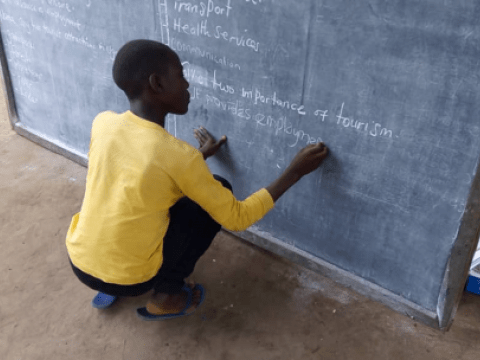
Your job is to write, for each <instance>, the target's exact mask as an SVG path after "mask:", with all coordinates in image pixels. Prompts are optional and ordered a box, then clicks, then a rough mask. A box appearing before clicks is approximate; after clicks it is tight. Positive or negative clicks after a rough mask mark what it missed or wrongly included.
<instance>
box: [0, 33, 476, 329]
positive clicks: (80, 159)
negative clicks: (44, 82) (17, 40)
mask: <svg viewBox="0 0 480 360" xmlns="http://www.w3.org/2000/svg"><path fill="white" fill-rule="evenodd" d="M0 64H1V67H2V75H3V82H2V86H3V88H4V90H5V93H6V95H7V103H8V111H9V116H10V122H11V125H12V127H13V129H14V130H15V131H16V132H17V133H18V134H19V135H21V136H24V137H26V138H27V139H29V140H31V141H33V142H35V143H37V144H39V145H40V146H43V147H45V148H47V149H49V150H51V151H53V152H55V153H57V154H60V155H62V156H65V157H66V158H68V159H70V160H72V161H75V162H77V163H79V164H80V165H82V166H88V159H87V158H86V157H85V156H83V155H82V154H80V153H77V152H75V151H74V150H72V149H68V148H65V147H64V146H62V144H61V143H58V142H56V141H55V139H47V138H44V137H43V136H42V135H41V134H37V133H35V132H34V131H32V130H31V129H27V128H25V127H24V126H22V123H21V120H20V119H19V118H18V114H17V111H16V103H15V93H14V90H13V87H12V83H11V77H10V72H9V66H8V61H7V58H6V55H5V51H4V45H3V41H2V29H1V26H0ZM479 233H480V167H479V166H478V165H477V171H476V174H475V177H474V180H473V182H472V187H471V189H470V193H469V196H468V201H467V206H466V210H465V212H464V214H463V216H462V220H461V225H460V228H459V231H458V234H457V237H456V239H455V242H454V245H453V248H452V251H451V253H450V259H449V261H448V266H447V268H446V270H445V275H444V277H443V282H442V287H441V291H440V295H439V297H438V303H437V311H436V312H432V311H429V310H427V309H424V308H422V307H421V306H419V305H417V304H415V303H413V302H410V301H408V300H406V299H404V298H402V297H400V296H398V295H396V294H394V293H392V292H390V291H387V290H385V289H383V288H381V287H380V286H378V285H375V284H373V283H371V282H369V281H366V280H365V279H363V278H361V277H358V276H355V275H353V274H351V273H349V272H347V271H344V270H342V269H340V268H338V267H336V266H334V265H332V264H330V263H328V262H325V261H323V260H321V259H319V258H316V257H314V256H312V255H310V254H308V253H307V252H305V251H303V250H301V249H298V248H296V247H293V246H291V245H288V244H286V243H285V242H282V241H279V240H278V239H276V238H274V237H272V236H270V235H269V234H268V233H266V232H262V231H260V230H259V229H258V228H256V227H255V226H253V227H252V228H250V229H249V230H248V231H245V232H241V233H235V235H237V236H240V237H241V238H242V239H244V240H247V241H249V242H251V243H253V244H255V245H257V246H259V247H261V248H263V249H266V250H268V251H271V252H273V253H275V254H278V255H280V256H282V257H285V258H287V259H289V260H291V261H292V262H294V263H297V264H299V265H301V266H304V267H306V268H309V269H312V270H314V271H316V272H318V273H320V274H322V275H324V276H327V277H329V278H331V279H333V280H334V281H336V282H338V283H339V284H342V285H343V286H346V287H348V288H351V289H353V290H354V291H356V292H358V293H361V294H363V295H365V296H366V297H368V298H370V299H373V300H375V301H378V302H380V303H382V304H384V305H386V306H388V307H390V308H392V309H393V310H395V311H397V312H400V313H402V314H404V315H406V316H409V317H411V318H412V319H414V320H418V321H421V322H423V323H425V324H427V325H429V326H431V327H434V328H437V329H440V330H442V331H446V330H448V329H449V328H450V326H451V324H452V322H453V319H454V316H455V313H456V310H457V307H458V305H459V302H460V299H461V295H462V293H463V289H464V284H465V282H466V279H467V276H468V271H469V266H470V263H471V260H472V258H473V254H474V251H475V249H476V246H477V242H478V236H479Z"/></svg>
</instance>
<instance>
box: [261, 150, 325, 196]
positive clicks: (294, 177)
mask: <svg viewBox="0 0 480 360" xmlns="http://www.w3.org/2000/svg"><path fill="white" fill-rule="evenodd" d="M327 154H328V148H327V147H326V146H325V144H324V143H318V144H315V145H308V146H306V147H305V148H303V149H302V150H300V151H299V152H298V153H297V155H296V156H295V158H294V159H293V160H292V162H291V163H290V165H289V166H288V168H287V169H286V170H285V171H284V172H283V174H282V175H280V177H279V178H278V179H277V180H275V181H274V182H273V183H271V184H270V185H269V186H267V187H266V189H267V191H268V192H269V193H270V195H271V196H272V198H273V201H277V200H278V198H279V197H280V196H282V195H283V194H284V193H285V191H287V190H288V189H289V188H290V187H291V186H292V185H294V184H295V183H296V182H297V181H298V180H300V179H301V178H302V177H303V176H304V175H307V174H309V173H311V172H312V171H313V170H315V169H317V168H318V167H319V166H320V164H321V163H322V161H323V160H324V159H325V158H326V157H327Z"/></svg>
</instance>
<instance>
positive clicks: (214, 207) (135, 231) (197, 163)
mask: <svg viewBox="0 0 480 360" xmlns="http://www.w3.org/2000/svg"><path fill="white" fill-rule="evenodd" d="M183 196H187V197H189V198H190V199H192V200H193V201H195V202H196V203H197V204H199V205H200V206H201V207H202V208H203V209H204V210H205V211H207V212H208V213H209V214H210V216H211V217H212V218H213V219H215V221H217V222H218V223H219V224H221V225H222V226H224V227H225V228H227V229H229V230H233V231H240V230H244V229H246V228H248V227H249V226H250V225H252V224H254V223H255V222H256V221H258V220H260V219H261V218H262V217H263V216H264V215H265V214H266V213H267V212H268V211H269V210H270V209H272V208H273V206H274V202H273V199H272V197H271V196H270V194H269V193H268V191H267V190H266V189H261V190H259V191H257V192H256V193H254V194H252V195H251V196H249V197H248V198H247V199H245V200H244V201H238V200H237V199H235V197H234V196H233V194H232V193H231V192H230V191H229V190H228V189H226V188H224V187H223V186H222V185H221V183H220V182H218V181H217V180H215V179H214V178H213V175H212V174H211V173H210V171H209V169H208V167H207V164H206V163H205V161H204V159H203V155H202V154H201V153H200V151H198V150H197V149H195V148H194V147H193V146H191V145H190V144H188V143H186V142H184V141H182V140H179V139H177V138H175V137H174V136H172V135H170V134H169V133H168V132H167V131H166V130H165V129H164V128H162V127H161V126H159V125H157V124H155V123H153V122H150V121H147V120H144V119H142V118H140V117H138V116H136V115H134V114H133V113H132V112H130V111H127V112H125V113H123V114H116V113H114V112H104V113H101V114H99V115H98V116H97V117H96V118H95V120H94V122H93V126H92V133H91V142H90V151H89V164H88V174H87V184H86V191H85V197H84V200H83V205H82V208H81V210H80V212H79V213H77V214H75V215H74V217H73V219H72V222H71V224H70V228H69V230H68V234H67V238H66V245H67V251H68V253H69V256H70V259H71V261H72V263H73V264H74V265H75V266H76V267H78V268H79V269H80V270H82V271H84V272H85V273H87V274H90V275H92V276H94V277H96V278H99V279H101V280H102V281H104V282H108V283H113V284H120V285H131V284H137V283H142V282H145V281H148V280H150V279H151V278H152V277H153V276H155V275H156V273H157V272H158V270H159V269H160V267H161V265H162V261H163V256H162V249H163V238H164V236H165V233H166V231H167V228H168V224H169V221H170V218H169V208H170V207H171V206H172V205H174V204H175V203H176V202H177V201H178V200H179V199H180V198H181V197H183Z"/></svg>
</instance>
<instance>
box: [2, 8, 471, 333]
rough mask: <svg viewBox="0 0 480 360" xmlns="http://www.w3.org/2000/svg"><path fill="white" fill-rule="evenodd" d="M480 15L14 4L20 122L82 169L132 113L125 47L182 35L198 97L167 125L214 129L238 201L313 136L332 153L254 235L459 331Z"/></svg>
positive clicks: (10, 27)
mask: <svg viewBox="0 0 480 360" xmlns="http://www.w3.org/2000/svg"><path fill="white" fill-rule="evenodd" d="M479 16H480V6H479V5H478V4H477V2H475V1H473V0H460V1H454V0H446V1H443V2H441V3H438V2H433V1H419V0H407V1H390V2H385V1H379V0H373V1H354V0H324V1H314V0H312V1H301V2H299V1H293V0H285V1H274V0H242V1H240V0H235V1H233V0H204V1H195V0H191V1H175V0H158V1H157V0H155V1H148V2H142V3H141V4H140V3H137V2H136V3H134V2H132V1H126V0H124V1H116V2H93V1H80V0H68V1H66V0H30V1H28V2H27V1H25V0H0V20H1V35H2V39H3V53H2V58H3V61H2V63H3V65H2V66H3V69H4V74H5V75H4V78H5V79H6V82H7V87H9V88H10V92H9V93H10V99H11V100H12V99H14V102H13V100H12V104H14V105H15V108H14V109H12V111H13V114H14V116H15V118H16V122H15V127H16V129H17V131H19V132H20V133H22V134H26V135H28V134H30V135H31V136H32V137H33V138H35V139H37V140H39V141H41V142H43V143H44V144H47V143H48V144H49V145H48V146H50V147H51V148H52V149H55V148H56V149H59V148H60V149H63V150H64V151H66V152H68V153H69V154H71V155H72V154H73V156H74V157H75V159H77V161H80V162H82V161H84V159H85V156H86V154H87V152H88V144H89V134H90V127H91V123H92V120H93V118H94V117H95V115H96V114H97V113H99V112H101V111H103V110H106V109H110V110H114V111H119V112H120V111H124V110H126V109H128V104H127V101H126V98H125V96H124V95H123V93H122V92H121V91H119V90H118V89H116V88H115V86H114V84H113V81H112V79H111V66H112V62H113V59H114V57H115V54H116V51H117V50H118V49H119V48H120V47H121V45H123V44H124V43H125V42H126V41H129V40H132V39H137V38H149V39H156V40H159V41H163V42H165V43H167V44H169V45H170V46H171V47H172V49H174V50H175V51H176V52H177V53H178V54H179V56H180V58H181V60H182V62H183V65H184V68H185V75H186V77H187V79H188V80H189V81H190V84H191V85H190V92H191V95H192V102H191V106H190V111H189V113H188V115H186V116H182V117H179V116H169V118H168V120H167V124H166V127H167V130H168V131H170V132H171V133H173V134H175V135H176V136H178V137H180V138H183V139H185V140H187V141H189V142H190V143H192V144H195V143H196V141H195V140H194V138H193V134H192V128H193V127H196V126H198V125H203V126H205V127H207V128H208V129H209V130H210V131H211V132H213V133H214V134H215V135H217V136H221V135H223V134H226V135H227V136H228V138H229V140H228V145H227V146H226V147H225V148H224V149H222V151H221V152H220V154H219V155H218V156H217V157H216V158H213V159H211V160H209V165H210V167H211V169H212V171H213V172H216V173H221V174H222V175H223V176H225V177H227V178H228V179H229V180H230V181H231V182H232V184H233V186H234V191H235V194H236V195H237V197H239V198H242V197H245V196H247V195H248V194H250V193H252V192H253V191H255V190H257V189H258V188H259V187H262V186H265V185H267V184H268V183H269V182H271V181H272V180H274V179H275V178H276V177H277V176H278V175H279V174H280V173H281V172H282V171H283V170H284V169H285V167H286V166H287V165H288V163H289V161H290V160H291V159H292V158H293V156H294V155H295V153H296V152H297V151H298V150H299V149H300V148H301V147H303V146H305V145H307V144H309V143H314V142H318V141H324V142H326V143H327V145H328V146H329V148H330V149H331V155H330V157H329V158H328V160H327V161H326V162H325V164H324V166H323V167H322V168H321V169H319V170H318V171H316V172H315V173H313V174H311V175H309V176H307V177H305V178H304V179H302V180H301V182H300V183H299V184H297V185H296V186H295V187H294V188H293V189H292V190H291V191H289V192H288V193H287V194H286V195H285V196H284V197H283V198H282V199H281V200H280V201H279V202H278V204H277V206H276V208H275V209H274V210H273V211H272V212H271V213H269V214H268V215H267V216H266V217H265V219H263V220H262V221H261V222H259V223H258V224H257V226H256V227H255V228H253V229H252V232H253V233H254V234H257V235H259V234H260V235H261V236H260V237H261V238H262V239H270V240H269V241H267V242H264V241H263V240H257V242H259V243H262V244H264V245H265V247H269V246H270V245H272V244H275V245H274V246H270V248H271V249H272V250H273V251H276V250H278V252H282V251H284V250H285V249H290V250H291V251H290V250H289V252H288V253H289V254H297V255H298V254H303V255H302V256H301V258H302V259H306V258H309V259H310V260H311V261H313V262H315V261H317V262H318V263H320V264H323V265H322V266H320V268H322V269H326V268H328V269H330V270H328V271H327V272H329V273H330V275H331V276H333V277H335V275H334V274H333V273H331V272H332V271H333V272H334V273H335V274H339V273H342V274H344V275H342V278H348V279H349V280H348V281H347V280H345V281H343V283H348V285H349V286H354V285H352V283H355V284H358V283H361V284H362V285H361V286H360V287H362V286H363V287H364V288H366V289H367V288H368V289H373V288H374V289H375V291H374V292H377V293H382V296H383V297H385V298H389V299H395V300H394V301H393V302H394V303H402V304H407V306H406V308H407V309H409V311H410V312H411V313H412V314H423V315H422V316H424V317H426V318H430V319H431V320H432V321H433V322H437V323H438V321H439V319H440V320H441V321H440V323H442V324H443V325H438V324H437V326H445V321H446V322H447V323H448V321H449V320H450V316H451V313H452V310H451V308H452V306H447V308H449V309H450V310H441V311H440V310H439V304H440V303H442V302H444V301H445V298H446V293H447V292H449V293H450V294H451V293H454V295H456V294H458V293H459V292H461V281H462V280H463V279H464V276H465V268H466V267H467V266H468V262H469V260H470V259H469V257H470V248H473V247H474V245H475V243H476V232H477V230H478V225H476V224H477V223H478V207H477V206H476V205H475V204H474V202H473V201H474V199H473V197H472V196H473V195H472V194H474V191H476V190H475V189H477V187H478V181H476V180H475V175H476V173H477V167H478V159H479V154H480V126H479V124H478V117H479V109H480V95H479V94H480V92H479V91H478V84H479V83H480V81H479V80H480V79H479V76H480V75H479V74H480V72H479V69H480V60H479V59H480V48H479V47H478V46H477V44H478V40H479V39H478V37H479V35H478V34H479V32H478V18H479ZM52 144H53V145H52ZM469 201H470V203H469ZM468 204H473V205H472V207H471V208H469V207H468V206H467V205H468ZM467 225H468V226H467ZM462 226H463V228H465V226H467V227H468V230H469V231H468V234H467V235H464V236H463V237H462V236H460V234H462V232H461V231H460V230H461V229H462ZM245 237H247V238H249V237H251V236H250V235H248V234H245ZM256 238H258V236H256ZM458 246H461V247H462V249H463V252H462V256H461V257H460V260H458V259H457V262H458V264H457V265H456V267H455V269H453V270H452V271H451V272H447V265H448V264H449V261H450V262H451V259H452V254H453V252H454V250H455V249H456V247H458ZM297 255H291V256H290V257H292V256H293V257H298V256H297ZM310 266H311V265H310ZM320 268H319V270H321V269H320ZM331 269H335V270H331ZM452 273H453V274H454V276H453V277H452ZM447 275H448V276H450V277H449V279H450V280H449V282H448V283H447V284H446V285H445V279H446V278H447ZM352 279H354V280H352ZM338 280H339V281H340V282H342V279H340V278H338ZM455 282H456V283H457V284H453V283H455ZM452 286H453V287H452ZM354 287H355V286H354ZM357 288H358V287H357ZM446 289H448V291H447V290H446ZM365 292H368V291H365ZM450 296H451V295H450ZM448 301H450V302H452V301H453V300H451V299H450V300H448ZM387 302H388V301H387ZM392 306H393V305H392ZM453 307H454V306H453ZM402 311H405V310H402ZM425 314H426V315H425ZM419 316H420V315H419ZM442 319H443V320H442ZM445 319H446V320H445ZM424 321H427V322H428V319H427V320H425V319H424Z"/></svg>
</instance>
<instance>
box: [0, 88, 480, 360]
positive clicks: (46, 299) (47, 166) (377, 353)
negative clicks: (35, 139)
mask: <svg viewBox="0 0 480 360" xmlns="http://www.w3.org/2000/svg"><path fill="white" fill-rule="evenodd" d="M0 99H3V97H2V96H0ZM0 169H1V170H0V171H1V176H0V199H1V201H0V246H1V251H0V272H1V274H2V275H1V277H0V288H1V292H0V359H1V360H35V359H39V360H40V359H41V360H47V359H48V360H57V359H58V360H66V359H88V360H97V359H98V360H100V359H101V360H110V359H111V360H113V359H115V360H118V359H128V360H141V359H165V360H167V359H189V360H190V359H191V360H201V359H205V360H214V359H222V360H233V359H242V360H245V359H253V360H273V359H305V360H308V359H336V360H338V359H340V360H343V359H355V360H361V359H368V360H375V359H381V360H388V359H392V360H393V359H408V360H415V359H422V360H424V359H448V360H459V359H465V360H466V359H472V360H473V359H475V360H477V359H478V358H479V356H480V339H479V336H480V296H475V295H472V294H467V293H466V294H464V296H463V298H462V300H461V304H460V307H459V310H458V313H457V316H456V318H455V321H454V324H453V326H452V328H451V329H450V331H449V332H447V333H445V334H443V333H441V332H439V331H438V330H433V329H430V328H428V327H426V326H424V325H422V324H420V323H416V322H415V321H413V320H411V319H410V318H407V317H404V316H402V315H399V314H397V313H395V312H393V311H391V310H389V309H387V308H385V307H384V306H383V305H380V304H378V303H374V302H372V301H370V300H368V299H366V298H364V297H362V296H359V295H357V294H355V293H353V292H351V291H349V290H348V289H345V288H342V287H340V286H338V285H336V284H334V283H333V282H332V281H330V280H328V279H326V278H324V277H322V276H320V275H318V274H315V273H313V272H311V271H309V270H306V269H303V268H301V267H299V266H297V265H294V264H292V263H290V262H288V261H286V260H284V259H282V258H279V257H276V256H273V255H271V254H269V253H267V252H265V251H263V250H261V249H259V248H256V247H254V246H251V245H248V244H246V243H245V242H244V241H242V240H240V239H238V238H236V237H234V236H231V235H229V234H226V233H221V234H220V235H218V237H217V238H216V239H215V241H214V244H213V245H212V247H211V249H209V250H208V252H207V253H206V254H205V256H204V257H203V258H202V259H201V260H200V262H199V263H198V266H197V268H196V270H195V274H194V279H195V280H196V281H199V282H201V283H202V284H204V286H205V288H206V290H207V299H206V301H205V304H204V305H203V306H202V307H201V308H200V309H198V310H197V312H196V313H195V314H194V315H192V316H190V317H187V318H180V319H175V320H170V321H165V322H143V321H141V320H139V319H138V318H137V317H136V316H135V308H136V307H138V306H143V305H144V303H145V301H146V299H147V298H148V295H145V296H142V297H138V298H124V299H121V300H120V301H119V302H118V303H117V304H116V305H115V306H113V307H112V308H111V309H108V310H104V311H99V310H96V309H93V308H92V307H91V306H90V300H91V298H92V296H93V295H94V291H92V290H90V289H88V288H86V287H85V286H83V285H82V284H81V283H80V282H79V281H78V280H77V279H76V278H75V276H74V275H73V273H72V271H71V269H70V267H69V265H68V261H67V253H66V250H65V245H64V239H65V233H66V231H67V228H68V225H69V222H70V219H71V216H72V215H73V214H74V213H75V212H77V211H78V210H79V208H80V205H81V201H82V197H83V192H84V185H85V175H86V169H85V168H83V167H81V166H79V165H77V164H75V163H73V162H71V161H69V160H67V159H65V158H63V157H61V156H59V155H56V154H53V153H51V152H49V151H47V150H45V149H43V148H41V147H39V146H37V145H35V144H33V143H31V142H30V141H28V140H26V139H24V138H22V137H20V136H18V135H17V134H16V133H15V132H13V131H11V130H10V127H9V124H8V120H7V113H6V110H5V105H4V104H3V103H2V104H1V106H0Z"/></svg>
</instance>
